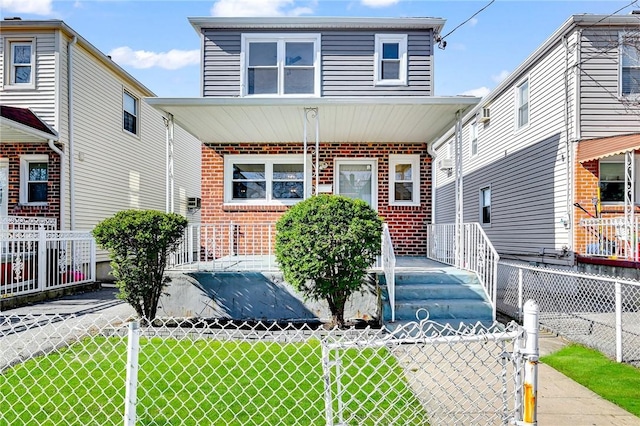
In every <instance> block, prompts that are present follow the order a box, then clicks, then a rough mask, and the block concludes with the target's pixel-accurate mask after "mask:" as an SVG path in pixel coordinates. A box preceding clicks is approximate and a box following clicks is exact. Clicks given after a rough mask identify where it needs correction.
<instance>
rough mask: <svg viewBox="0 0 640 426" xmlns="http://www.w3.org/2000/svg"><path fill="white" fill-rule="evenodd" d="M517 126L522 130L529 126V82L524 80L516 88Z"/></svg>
mask: <svg viewBox="0 0 640 426" xmlns="http://www.w3.org/2000/svg"><path fill="white" fill-rule="evenodd" d="M516 124H517V128H518V129H519V128H521V127H524V126H526V125H527V124H529V80H528V79H527V80H524V81H523V82H522V83H520V84H519V85H518V86H517V88H516Z"/></svg>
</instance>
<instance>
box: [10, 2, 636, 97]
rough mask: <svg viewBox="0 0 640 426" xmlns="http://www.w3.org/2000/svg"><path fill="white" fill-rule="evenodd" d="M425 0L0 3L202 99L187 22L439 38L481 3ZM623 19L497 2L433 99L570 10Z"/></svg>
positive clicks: (516, 56)
mask: <svg viewBox="0 0 640 426" xmlns="http://www.w3.org/2000/svg"><path fill="white" fill-rule="evenodd" d="M489 2H490V0H482V1H455V0H449V1H431V0H200V1H143V0H138V1H126V0H94V1H84V0H75V1H54V0H0V16H1V17H2V18H5V17H12V16H20V17H22V19H61V20H63V21H65V22H66V23H67V24H68V25H69V26H70V27H71V28H73V29H74V30H76V31H77V32H78V33H79V34H80V35H81V36H83V37H84V38H85V39H87V40H88V41H89V42H90V43H92V44H93V45H94V46H96V47H97V48H98V49H100V50H101V51H102V52H104V53H106V54H109V55H111V56H112V58H113V59H114V60H115V61H116V62H117V63H118V64H119V65H120V66H122V67H123V68H124V69H126V70H127V71H128V72H129V73H131V74H132V75H133V76H134V77H135V78H136V79H138V80H139V81H140V82H142V83H143V84H144V85H145V86H147V87H148V88H149V89H151V90H152V91H153V92H155V93H156V95H158V96H161V97H197V96H199V95H200V93H199V91H200V80H199V78H200V69H199V65H200V64H199V48H200V46H199V37H198V35H197V34H196V32H195V31H194V29H193V28H192V27H191V25H190V24H189V22H188V21H187V18H188V17H195V16H363V17H367V16H372V17H373V16H378V17H424V16H429V17H438V18H444V19H446V21H447V22H446V24H445V27H444V29H443V35H445V34H447V33H449V32H450V31H451V30H453V29H454V28H455V27H456V26H457V25H458V24H461V23H462V22H464V21H465V20H467V19H468V18H470V17H471V16H472V15H473V14H474V13H476V12H478V11H479V10H480V9H482V8H483V7H484V6H486V5H487V4H489ZM619 9H622V10H620V11H619V12H617V13H619V14H628V13H630V12H631V11H632V10H634V9H640V0H636V1H633V2H632V1H629V0H627V1H516V0H512V1H506V0H496V1H494V2H493V3H492V4H490V5H489V6H488V7H487V8H486V9H485V10H484V11H482V12H480V13H479V14H478V15H477V16H475V17H474V18H473V19H471V20H470V21H469V22H467V23H466V24H464V25H463V26H461V27H460V28H458V29H457V30H455V31H454V32H453V33H451V34H449V35H448V36H447V37H446V41H447V46H446V49H444V50H441V49H436V52H435V55H436V56H435V94H436V95H438V96H448V95H460V94H470V95H475V96H483V95H484V94H486V93H487V92H488V91H489V90H490V89H493V88H494V87H495V86H496V85H497V84H498V83H499V82H500V81H501V79H503V78H504V77H505V76H506V75H508V73H509V72H511V71H513V70H514V69H515V68H516V67H517V66H518V65H519V64H520V63H522V62H523V61H524V60H525V59H526V58H527V56H529V55H530V54H531V53H532V52H533V51H534V50H535V49H536V48H537V47H538V46H539V45H540V44H541V43H542V42H543V41H544V40H546V39H547V38H548V37H549V36H550V35H551V34H552V33H553V32H554V31H555V30H556V29H557V28H558V27H560V26H561V25H562V23H563V22H564V21H566V20H567V19H568V18H569V16H570V15H572V14H582V13H594V14H606V15H608V14H612V13H614V12H616V11H618V10H619Z"/></svg>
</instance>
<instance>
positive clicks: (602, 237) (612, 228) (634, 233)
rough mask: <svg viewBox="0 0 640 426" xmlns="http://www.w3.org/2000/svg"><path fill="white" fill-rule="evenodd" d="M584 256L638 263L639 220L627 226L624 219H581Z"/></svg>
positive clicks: (581, 250) (581, 246)
mask: <svg viewBox="0 0 640 426" xmlns="http://www.w3.org/2000/svg"><path fill="white" fill-rule="evenodd" d="M580 226H581V227H582V228H583V230H584V233H583V235H584V236H583V242H582V244H581V245H580V246H579V247H578V250H579V253H581V254H584V255H585V256H593V257H607V258H612V259H623V260H633V261H636V262H637V261H640V258H639V256H640V253H639V252H640V247H639V244H640V238H639V236H640V218H636V220H635V223H633V224H631V225H628V224H627V223H626V220H625V218H624V217H622V216H621V217H613V218H592V219H582V220H581V221H580Z"/></svg>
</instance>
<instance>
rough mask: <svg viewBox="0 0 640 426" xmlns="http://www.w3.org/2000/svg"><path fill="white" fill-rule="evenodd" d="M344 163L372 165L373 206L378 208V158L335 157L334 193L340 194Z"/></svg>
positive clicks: (375, 208)
mask: <svg viewBox="0 0 640 426" xmlns="http://www.w3.org/2000/svg"><path fill="white" fill-rule="evenodd" d="M343 164H355V165H362V164H364V165H369V166H371V208H372V209H374V210H378V189H379V188H378V159H377V158H370V157H362V158H350V157H337V158H334V159H333V182H334V185H333V186H334V188H333V191H334V192H333V193H334V194H336V195H341V194H340V166H341V165H343Z"/></svg>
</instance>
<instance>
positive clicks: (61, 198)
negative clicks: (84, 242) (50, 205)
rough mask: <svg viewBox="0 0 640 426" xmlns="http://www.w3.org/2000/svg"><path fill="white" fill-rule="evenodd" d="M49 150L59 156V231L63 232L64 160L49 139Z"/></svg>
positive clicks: (64, 198) (61, 152)
mask: <svg viewBox="0 0 640 426" xmlns="http://www.w3.org/2000/svg"><path fill="white" fill-rule="evenodd" d="M49 148H51V150H52V151H53V152H55V153H56V154H58V155H59V156H60V230H61V231H64V230H65V229H66V226H67V225H66V219H67V218H66V214H65V209H66V203H65V201H66V197H65V194H64V193H65V190H64V189H65V188H64V187H65V185H64V182H65V177H66V173H65V166H66V165H65V161H64V160H65V158H64V151H62V150H61V149H60V148H58V147H57V146H56V144H55V143H54V142H53V139H49Z"/></svg>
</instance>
